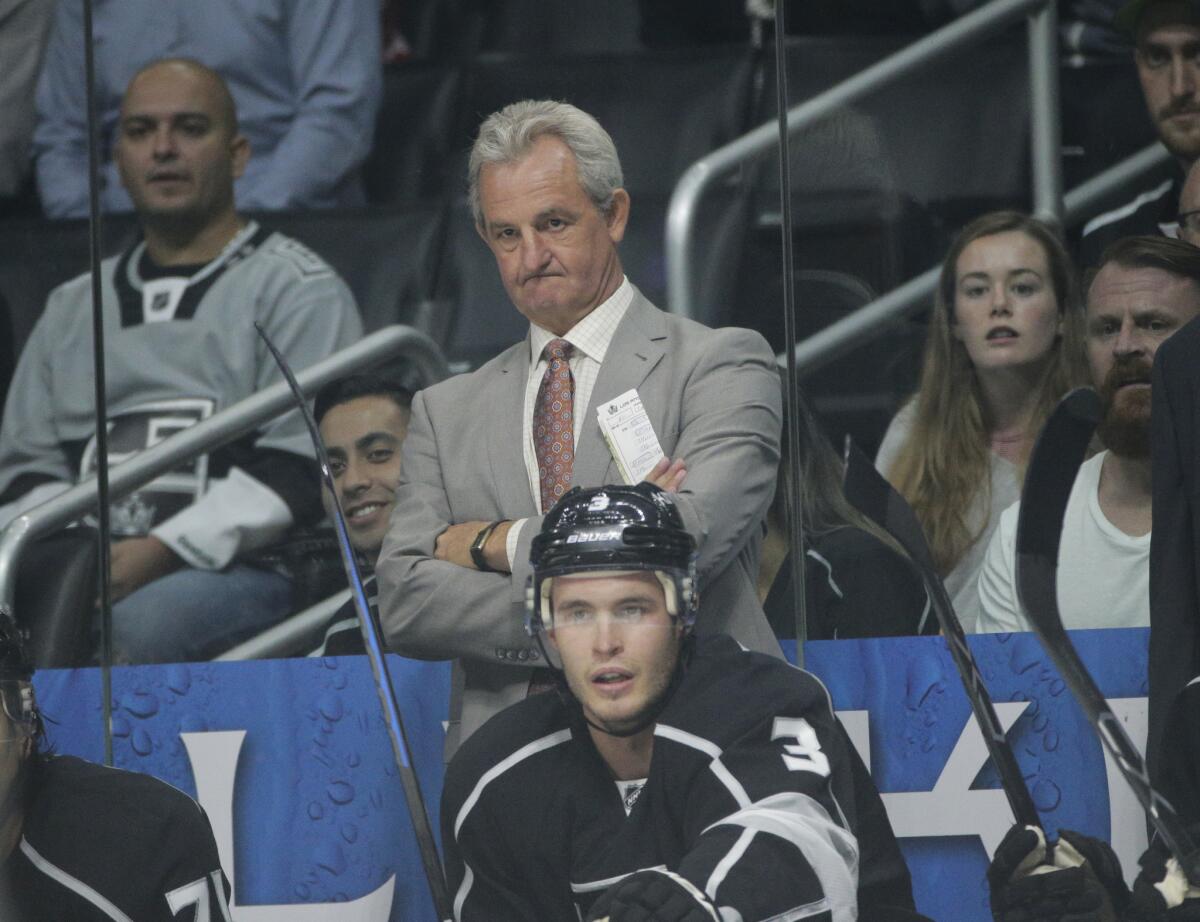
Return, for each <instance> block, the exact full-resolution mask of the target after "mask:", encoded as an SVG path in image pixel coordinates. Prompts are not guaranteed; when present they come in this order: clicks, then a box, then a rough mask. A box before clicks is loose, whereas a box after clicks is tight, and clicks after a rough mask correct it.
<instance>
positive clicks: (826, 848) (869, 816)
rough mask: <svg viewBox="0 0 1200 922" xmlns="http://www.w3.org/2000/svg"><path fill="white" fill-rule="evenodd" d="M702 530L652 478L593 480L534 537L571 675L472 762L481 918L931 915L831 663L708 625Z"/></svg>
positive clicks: (454, 784) (537, 596)
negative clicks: (836, 703)
mask: <svg viewBox="0 0 1200 922" xmlns="http://www.w3.org/2000/svg"><path fill="white" fill-rule="evenodd" d="M694 547H695V543H694V541H693V540H692V538H691V536H690V535H688V534H687V532H685V531H684V530H683V526H682V521H681V519H680V518H679V515H678V513H677V512H676V510H675V508H674V504H673V503H672V501H671V498H670V494H667V493H664V492H662V491H660V490H658V489H657V488H656V487H653V486H651V485H649V484H639V485H638V486H636V487H602V488H600V489H593V490H586V491H585V490H580V489H578V488H577V489H575V490H572V491H571V492H570V493H568V494H567V495H566V496H565V497H564V498H563V499H562V500H561V501H560V502H559V504H558V505H557V506H556V507H555V508H554V509H553V510H552V511H551V512H550V514H549V515H548V516H547V517H546V519H545V521H544V523H543V528H542V531H541V533H540V534H539V535H538V537H537V538H535V539H534V543H533V550H532V563H533V574H534V575H533V585H532V586H531V587H530V626H531V629H532V630H534V631H535V632H536V633H537V634H538V635H539V636H540V637H542V638H543V639H544V646H545V647H546V650H547V655H548V660H549V661H550V662H552V663H555V664H556V670H555V676H554V678H555V683H554V688H553V690H552V691H551V692H549V693H546V694H533V695H531V696H530V697H529V698H527V699H526V700H525V701H523V702H521V703H519V704H517V705H514V706H513V707H511V708H509V709H507V710H505V711H503V712H501V713H500V714H498V715H496V717H494V718H493V719H492V720H491V721H489V722H488V723H487V724H486V725H485V726H484V727H483V728H482V729H480V730H479V731H478V732H477V733H476V734H475V735H473V736H472V737H471V738H470V739H469V740H468V741H467V742H466V743H465V744H464V745H463V747H462V749H461V750H460V751H459V752H458V754H457V755H456V756H455V758H454V760H453V761H452V762H451V764H450V767H449V770H448V773H447V777H446V783H445V790H444V794H443V800H442V823H443V847H444V848H445V852H446V867H447V873H448V877H449V885H450V890H451V897H452V899H453V901H454V911H455V917H456V919H458V920H460V922H471V920H488V922H515V920H529V922H533V920H537V922H548V920H577V919H583V918H587V919H596V920H599V919H608V920H610V922H638V920H649V919H660V920H676V922H693V920H697V922H698V920H716V922H730V920H745V922H749V920H752V919H815V920H831V922H842V920H852V919H856V918H862V919H871V920H892V919H894V920H899V919H917V918H920V917H919V916H917V915H916V914H915V912H914V911H913V903H912V894H911V887H910V882H909V877H908V871H907V868H906V867H905V866H904V862H903V859H902V858H901V856H900V853H899V850H898V848H897V846H896V842H895V839H894V837H893V834H892V831H891V828H890V826H889V825H888V823H887V819H886V817H885V815H884V812H883V807H882V804H881V802H880V799H879V795H878V793H877V792H876V790H875V789H874V787H873V785H872V784H871V781H870V778H869V777H868V776H867V774H866V772H865V770H864V769H863V767H862V764H861V762H860V761H859V760H858V757H857V755H856V754H855V753H854V751H853V749H852V748H851V746H850V744H849V741H848V738H847V737H846V734H845V732H844V731H843V730H842V728H841V725H840V724H839V723H838V722H837V720H836V718H835V717H834V714H833V711H832V709H831V705H830V700H829V696H828V693H827V692H826V690H825V688H824V686H822V685H821V683H820V682H819V681H818V680H817V679H816V678H815V677H813V676H811V675H809V674H808V673H806V672H803V671H801V670H798V669H795V668H793V667H791V666H789V665H787V664H786V663H783V662H781V661H779V660H776V659H773V658H770V657H767V656H764V655H761V654H757V653H750V652H747V651H745V650H743V649H742V648H741V647H740V646H739V645H738V644H737V643H735V642H734V641H733V640H732V639H730V638H728V637H725V636H720V635H718V636H713V637H707V638H703V639H697V638H694V637H693V636H692V635H691V626H692V624H693V622H694V620H695V616H696V606H697V600H696V592H695V584H694V580H695V575H694V568H693V564H692V562H693V559H694V550H693V549H694Z"/></svg>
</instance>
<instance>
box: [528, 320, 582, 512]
mask: <svg viewBox="0 0 1200 922" xmlns="http://www.w3.org/2000/svg"><path fill="white" fill-rule="evenodd" d="M570 353H571V344H570V343H569V342H567V341H566V340H565V339H552V340H550V342H548V343H547V344H546V348H545V349H544V350H543V355H545V356H546V358H547V359H548V360H549V365H547V367H546V373H545V374H544V375H543V376H542V383H541V385H540V386H539V387H538V393H537V401H536V402H535V403H534V405H533V453H534V455H535V456H536V458H537V464H538V483H539V484H540V485H541V492H542V513H543V514H544V513H547V512H549V511H550V507H552V506H553V505H554V504H555V503H556V502H558V499H559V497H561V496H562V495H563V494H564V493H565V492H567V488H568V487H569V486H570V485H571V469H572V467H573V466H574V463H575V409H574V407H575V379H574V378H573V377H572V376H571V366H570V364H569V363H568V361H567V357H568V356H569V355H570Z"/></svg>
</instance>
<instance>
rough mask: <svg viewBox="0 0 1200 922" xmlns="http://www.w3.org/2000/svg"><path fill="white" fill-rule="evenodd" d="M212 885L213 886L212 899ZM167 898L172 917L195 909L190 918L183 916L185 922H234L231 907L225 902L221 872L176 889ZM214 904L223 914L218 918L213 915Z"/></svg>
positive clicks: (214, 872) (215, 872)
mask: <svg viewBox="0 0 1200 922" xmlns="http://www.w3.org/2000/svg"><path fill="white" fill-rule="evenodd" d="M210 883H211V884H212V891H211V893H212V897H211V899H210V895H209V894H210V891H209V884H210ZM166 897H167V906H169V907H170V909H171V915H174V916H177V915H179V912H180V910H182V909H187V908H188V907H189V906H191V907H194V908H195V910H196V911H195V912H194V913H193V914H192V915H191V916H190V917H189V916H186V915H185V916H183V919H184V920H185V922H232V920H231V919H230V917H229V905H228V904H227V903H226V902H225V886H224V884H223V883H222V881H221V872H220V871H213V872H212V873H211V874H209V875H208V877H201V878H200V879H199V880H193V881H192V882H191V883H190V884H184V885H183V886H182V887H176V888H175V889H174V890H172V891H171V892H170V893H168V894H167V895H166ZM214 902H215V903H216V905H217V909H219V910H220V912H221V914H220V916H217V917H214V916H213V914H212V908H211V906H212V903H214Z"/></svg>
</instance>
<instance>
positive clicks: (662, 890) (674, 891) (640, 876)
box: [587, 870, 721, 922]
mask: <svg viewBox="0 0 1200 922" xmlns="http://www.w3.org/2000/svg"><path fill="white" fill-rule="evenodd" d="M604 920H608V922H721V917H720V916H719V915H718V914H717V909H716V907H715V906H713V904H712V903H710V902H709V901H708V897H706V896H705V895H704V893H702V892H701V891H700V890H699V889H698V888H697V887H696V886H695V885H694V884H693V883H692V882H691V881H689V880H685V879H684V878H682V877H680V876H679V875H678V874H672V873H671V872H670V871H666V870H662V871H638V872H637V873H636V874H630V875H629V876H628V877H626V878H625V879H624V880H620V881H618V882H617V883H615V884H613V885H612V886H611V887H609V888H608V889H607V890H605V891H604V893H603V894H601V896H600V899H598V900H596V903H595V905H593V906H592V911H591V912H589V913H588V917H587V922H604Z"/></svg>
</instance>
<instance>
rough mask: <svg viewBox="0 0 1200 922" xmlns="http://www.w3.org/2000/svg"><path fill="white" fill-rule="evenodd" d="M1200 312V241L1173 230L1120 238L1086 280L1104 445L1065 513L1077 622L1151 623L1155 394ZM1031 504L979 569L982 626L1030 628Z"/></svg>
mask: <svg viewBox="0 0 1200 922" xmlns="http://www.w3.org/2000/svg"><path fill="white" fill-rule="evenodd" d="M1197 315H1200V250H1197V249H1195V248H1193V247H1191V246H1189V245H1188V244H1186V243H1182V242H1180V241H1178V240H1171V239H1168V238H1165V237H1127V238H1125V239H1122V240H1118V241H1117V242H1116V243H1114V244H1113V245H1112V246H1110V247H1109V248H1108V249H1107V250H1106V251H1105V252H1104V255H1103V256H1102V258H1101V262H1100V268H1099V269H1098V270H1097V271H1096V273H1095V274H1094V275H1093V276H1092V277H1091V282H1090V284H1089V285H1088V287H1087V316H1086V324H1087V329H1086V335H1085V342H1086V344H1087V357H1088V365H1089V367H1090V369H1091V373H1092V382H1093V383H1094V384H1095V386H1096V388H1097V389H1098V390H1099V391H1100V395H1101V397H1102V398H1103V399H1104V404H1105V415H1104V419H1103V421H1102V422H1101V424H1100V427H1099V428H1098V430H1097V435H1098V436H1099V438H1100V441H1101V442H1102V443H1103V445H1104V451H1101V452H1099V453H1098V454H1096V455H1095V456H1093V457H1092V458H1090V459H1089V460H1088V461H1086V462H1085V463H1084V465H1083V466H1082V467H1081V468H1080V470H1079V476H1078V477H1077V478H1076V480H1075V486H1074V487H1073V488H1072V490H1071V498H1070V501H1069V502H1068V504H1067V512H1066V517H1065V519H1064V521H1063V532H1062V542H1061V545H1060V548H1059V560H1058V605H1059V610H1060V611H1061V613H1062V620H1063V626H1064V627H1066V628H1068V629H1078V628H1101V627H1145V626H1147V625H1149V624H1150V525H1151V463H1150V394H1151V369H1152V368H1153V365H1154V356H1155V353H1156V352H1157V351H1158V347H1159V346H1160V345H1162V344H1163V343H1164V342H1165V341H1166V340H1167V338H1168V337H1170V336H1171V334H1172V333H1174V332H1175V331H1176V330H1178V329H1179V328H1180V327H1182V326H1184V325H1185V324H1186V323H1187V322H1188V321H1189V320H1191V319H1192V318H1193V317H1196V316H1197ZM1019 505H1020V504H1014V505H1013V506H1011V507H1009V508H1008V509H1006V510H1005V511H1004V513H1003V514H1002V515H1001V518H1000V526H999V528H997V529H996V532H995V534H994V535H993V537H992V542H991V544H990V545H989V547H988V551H987V557H986V559H985V562H984V565H983V570H982V571H981V573H980V576H979V598H980V605H981V608H982V614H981V616H980V619H979V630H980V632H992V631H1027V630H1030V627H1029V624H1028V622H1027V621H1026V619H1025V615H1024V613H1023V612H1022V611H1021V606H1020V603H1019V602H1018V600H1017V589H1016V586H1017V583H1016V567H1015V558H1016V534H1017V515H1018V510H1019Z"/></svg>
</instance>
